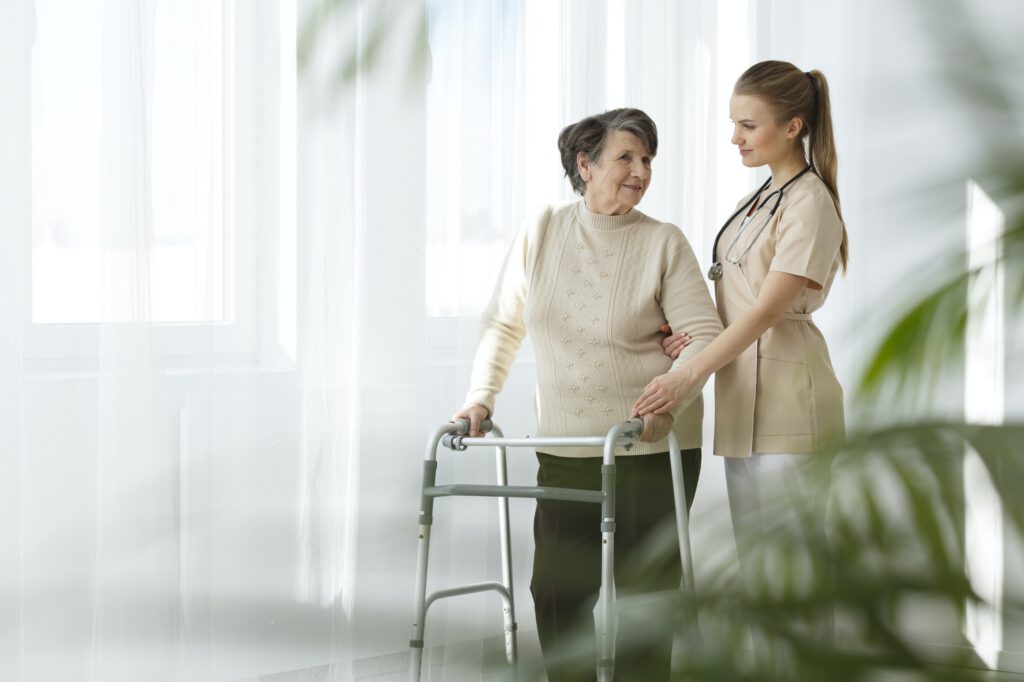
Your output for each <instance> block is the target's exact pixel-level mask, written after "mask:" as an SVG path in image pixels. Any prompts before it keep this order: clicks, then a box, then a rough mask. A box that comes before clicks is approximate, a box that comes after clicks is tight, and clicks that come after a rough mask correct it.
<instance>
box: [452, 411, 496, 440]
mask: <svg viewBox="0 0 1024 682" xmlns="http://www.w3.org/2000/svg"><path fill="white" fill-rule="evenodd" d="M490 416H491V415H490V414H488V413H487V408H486V407H484V406H483V405H466V406H465V407H463V408H462V409H461V410H459V411H458V412H456V413H455V414H453V415H452V421H458V420H459V419H468V420H469V437H470V438H483V437H484V435H485V434H484V432H483V431H481V430H480V422H482V421H483V420H485V419H487V418H488V417H490Z"/></svg>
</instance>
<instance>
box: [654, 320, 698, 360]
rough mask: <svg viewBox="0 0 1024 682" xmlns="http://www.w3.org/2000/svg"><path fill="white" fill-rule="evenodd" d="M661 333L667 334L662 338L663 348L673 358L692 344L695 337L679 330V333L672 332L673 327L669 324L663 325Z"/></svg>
mask: <svg viewBox="0 0 1024 682" xmlns="http://www.w3.org/2000/svg"><path fill="white" fill-rule="evenodd" d="M661 333H662V334H666V335H667V336H665V338H663V339H662V340H661V349H662V350H663V351H664V352H665V355H667V356H669V357H670V358H672V359H673V360H675V359H676V358H678V357H679V354H680V353H682V352H683V349H684V348H686V347H687V346H689V345H690V342H691V341H693V339H691V338H690V335H689V334H687V333H686V332H679V333H677V334H673V333H672V327H670V326H668V325H667V324H663V325H661Z"/></svg>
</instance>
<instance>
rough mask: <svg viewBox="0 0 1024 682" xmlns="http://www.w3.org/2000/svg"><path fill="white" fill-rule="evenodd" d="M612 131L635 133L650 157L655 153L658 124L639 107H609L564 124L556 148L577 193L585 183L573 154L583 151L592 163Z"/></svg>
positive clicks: (597, 158)
mask: <svg viewBox="0 0 1024 682" xmlns="http://www.w3.org/2000/svg"><path fill="white" fill-rule="evenodd" d="M613 130H622V131H625V132H627V133H632V134H633V135H636V136H637V137H638V138H640V140H641V141H642V142H643V143H644V144H645V145H647V150H648V151H649V152H650V153H651V156H652V157H653V156H655V155H656V154H657V153H658V127H657V126H656V125H654V121H652V120H651V117H650V116H648V115H647V114H645V113H644V112H642V111H640V110H639V109H629V108H624V109H612V110H611V111H606V112H604V113H603V114H595V115H594V116H587V117H586V118H585V119H583V120H581V121H577V122H576V123H573V124H572V125H569V126H566V127H565V128H563V129H562V132H561V133H559V135H558V151H559V153H560V154H561V156H562V168H564V169H565V176H566V177H567V178H569V182H570V183H572V188H573V190H575V191H576V193H577V194H580V195H582V194H583V193H584V192H586V191H587V183H586V182H584V181H583V178H582V177H581V176H580V169H579V165H578V164H577V163H576V157H577V156H578V155H579V153H580V152H583V153H584V154H586V155H587V159H588V160H589V161H590V162H591V163H597V162H598V161H600V160H601V152H602V151H604V141H605V140H606V139H607V138H608V133H609V132H611V131H613Z"/></svg>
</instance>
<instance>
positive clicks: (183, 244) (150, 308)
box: [0, 0, 898, 681]
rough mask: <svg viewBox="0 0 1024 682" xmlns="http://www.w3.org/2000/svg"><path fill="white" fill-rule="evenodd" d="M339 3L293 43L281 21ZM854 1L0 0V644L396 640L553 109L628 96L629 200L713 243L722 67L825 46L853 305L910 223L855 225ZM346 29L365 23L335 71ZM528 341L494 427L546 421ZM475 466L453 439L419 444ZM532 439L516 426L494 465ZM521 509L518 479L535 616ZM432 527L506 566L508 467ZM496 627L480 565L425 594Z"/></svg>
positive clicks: (220, 651) (524, 459)
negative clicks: (501, 484)
mask: <svg viewBox="0 0 1024 682" xmlns="http://www.w3.org/2000/svg"><path fill="white" fill-rule="evenodd" d="M331 5H338V6H341V7H343V9H342V11H339V12H336V13H334V14H330V17H331V18H330V20H329V21H324V22H322V23H321V25H320V40H321V42H320V47H321V49H318V50H317V51H315V52H314V54H313V57H312V60H311V62H310V65H309V68H308V69H307V70H306V71H304V72H303V73H302V74H300V75H299V76H298V77H297V76H296V64H295V41H296V23H297V22H299V23H301V21H302V20H303V19H304V18H305V17H306V16H307V15H308V14H309V13H311V12H315V11H317V10H318V8H323V7H327V6H331ZM860 5H861V3H854V2H848V3H837V4H830V5H828V6H825V5H822V4H821V3H808V2H797V1H796V0H792V1H791V2H783V1H782V0H774V1H773V2H771V3H754V2H748V1H747V0H730V1H725V0H723V1H721V2H712V1H711V0H702V1H700V2H685V3H680V2H673V1H669V0H643V1H638V2H627V1H626V0H604V1H593V2H592V1H590V0H561V1H559V2H541V1H539V0H538V1H536V2H532V1H525V0H523V1H517V2H498V1H497V0H494V1H493V2H491V1H487V2H476V1H471V0H461V1H459V0H451V1H449V0H443V1H442V0H436V1H435V0H408V1H404V2H403V1H398V0H393V1H389V2H371V1H370V0H361V1H358V2H351V3H347V4H345V3H340V4H339V3H327V2H326V0H324V1H320V0H301V1H299V0H296V1H294V2H284V1H281V2H275V1H273V0H254V1H253V2H227V1H224V2H204V1H201V0H193V1H192V2H180V1H178V0H143V1H141V2H137V1H135V0H132V1H129V0H89V1H87V2H72V1H71V0H35V1H34V2H33V1H32V0H0V38H2V40H0V53H2V55H3V59H0V76H2V77H0V83H2V85H0V87H2V88H3V89H4V90H3V93H2V95H3V101H4V102H5V104H4V106H3V107H0V123H2V124H3V125H2V126H0V139H2V141H3V144H2V145H0V147H2V148H3V149H4V153H3V154H2V155H0V219H2V222H3V229H2V230H0V289H2V290H3V291H4V292H5V295H4V296H0V353H2V357H0V447H2V448H3V454H2V458H0V542H2V543H3V545H2V547H3V549H2V550H0V591H2V592H0V605H2V607H3V608H0V677H3V679H15V680H17V679H21V680H49V679H95V680H133V681H134V680H141V679H144V680H163V679H166V680H237V679H251V678H254V677H256V676H258V675H262V674H269V673H274V672H280V671H286V670H298V669H306V668H311V667H317V666H327V674H328V675H329V677H330V678H332V679H338V680H348V679H360V678H364V677H373V676H383V675H386V674H395V675H400V671H402V670H403V669H404V665H405V659H404V652H405V650H406V647H407V643H408V635H409V626H410V624H411V613H412V609H411V601H412V584H413V570H414V559H415V548H416V535H415V524H416V516H417V511H418V504H419V498H418V492H417V490H418V486H419V477H420V473H421V469H420V464H419V462H420V460H421V459H422V456H423V453H422V447H423V441H424V439H425V437H426V435H427V433H428V432H429V430H430V429H432V428H433V427H434V426H436V425H437V423H439V422H441V421H444V420H446V419H447V418H448V416H449V415H450V414H451V413H452V411H454V410H455V409H456V408H457V407H459V406H460V404H461V402H462V399H463V396H464V393H465V390H466V383H467V381H468V374H469V363H470V361H471V358H472V353H473V348H474V346H475V343H476V335H477V321H476V318H477V316H478V315H479V312H480V311H481V310H482V308H483V306H484V304H485V303H486V301H487V299H488V297H489V295H490V290H491V287H492V286H493V277H494V276H495V273H496V270H497V268H498V267H499V263H500V261H501V258H502V257H503V254H504V251H505V248H506V246H507V244H508V242H509V240H510V239H511V237H512V235H513V234H514V232H515V230H517V229H518V228H519V226H520V222H521V220H522V219H523V217H524V216H527V215H530V214H531V212H532V211H533V209H534V208H536V207H537V206H539V205H541V204H544V203H550V202H556V201H561V200H566V199H569V198H571V193H570V191H569V187H568V183H567V182H566V181H565V180H564V179H563V178H562V177H561V176H562V171H561V167H560V164H559V158H558V153H557V148H556V137H557V134H558V132H559V130H560V129H561V128H562V127H563V126H564V125H566V124H568V123H571V122H573V121H575V120H578V119H579V118H581V117H583V116H585V115H587V114H591V113H595V112H598V111H601V110H604V109H607V108H612V107H616V106H623V105H629V106H637V107H640V108H642V109H644V110H646V111H647V112H648V113H649V114H650V115H651V116H652V117H653V118H654V119H655V121H656V122H657V123H658V125H659V129H660V133H661V147H660V149H659V154H658V157H657V159H656V160H655V163H654V177H653V183H652V186H651V189H650V191H649V193H648V195H647V196H646V197H645V200H644V202H643V204H641V206H640V208H641V209H642V210H644V211H645V212H647V213H649V214H650V215H653V216H655V217H657V218H659V219H662V220H666V221H671V222H674V223H676V224H677V225H679V226H680V227H681V228H682V229H683V231H684V232H685V233H686V235H687V237H688V238H689V239H690V241H691V243H692V244H693V246H694V249H695V251H696V252H697V254H698V257H699V258H700V260H701V261H702V263H703V264H704V265H705V267H706V265H707V261H708V260H709V256H710V254H709V252H710V245H711V240H712V239H713V237H714V234H715V232H716V231H717V228H718V226H719V224H720V222H721V221H722V219H724V217H725V216H726V215H727V213H728V211H729V209H730V208H731V206H732V204H733V203H734V202H735V200H736V198H737V197H738V196H739V195H740V194H742V193H743V191H744V190H745V189H746V188H747V187H748V186H749V185H750V184H751V183H752V182H753V181H754V180H755V178H754V174H753V173H751V172H748V171H745V170H743V169H742V168H741V167H740V166H739V163H738V162H737V160H736V158H735V152H734V150H732V149H731V148H730V145H729V143H728V139H729V132H728V129H729V123H728V111H727V100H728V93H729V90H730V89H731V85H732V82H733V80H734V79H735V77H736V76H737V75H738V74H739V72H740V71H742V69H743V68H745V67H746V66H747V65H749V63H750V62H752V61H756V60H757V59H761V58H769V57H775V58H787V59H792V60H794V61H795V62H796V63H798V64H799V65H801V66H803V67H805V68H811V67H816V68H822V69H823V70H824V71H825V72H826V74H827V75H828V76H829V78H830V81H831V83H832V85H833V93H834V100H833V104H834V106H835V109H836V111H837V135H838V137H839V146H840V153H841V155H843V156H841V158H844V159H849V164H848V165H847V163H848V162H847V161H843V162H842V163H843V164H844V165H843V166H842V168H843V170H842V174H841V182H843V183H845V184H843V185H842V186H843V188H844V189H843V191H844V199H846V203H845V209H846V216H847V219H848V221H849V222H850V224H851V226H854V229H852V230H851V240H852V244H853V251H852V252H853V254H854V266H853V267H852V269H851V277H850V279H849V280H848V281H849V282H851V284H840V285H838V286H837V287H836V291H835V292H834V294H833V295H834V296H836V297H837V298H838V299H839V300H840V301H843V300H852V301H855V302H857V303H858V304H861V303H862V302H863V301H866V300H868V298H869V294H872V293H873V291H874V290H872V292H866V291H864V290H863V289H861V288H858V287H860V286H861V285H860V284H856V283H858V282H861V283H862V282H864V281H865V280H866V279H868V275H872V274H875V273H876V272H877V267H874V266H871V265H868V264H869V263H871V262H872V261H871V260H870V258H869V257H868V255H867V253H866V252H867V251H868V249H869V248H871V249H873V252H872V253H873V256H874V255H877V254H879V253H881V254H883V255H884V254H887V253H889V252H891V251H894V250H897V251H898V249H891V248H889V247H887V246H885V245H884V244H881V245H880V243H879V241H878V240H880V239H881V238H880V237H872V235H871V233H868V234H867V236H866V237H861V236H860V235H862V234H864V233H863V232H862V231H861V230H862V229H867V228H865V227H864V226H867V225H870V224H872V221H871V218H872V217H873V216H875V215H877V214H876V213H872V212H871V209H870V206H869V203H868V201H867V198H866V196H867V189H866V188H869V187H873V185H871V183H869V182H867V180H866V176H868V175H871V172H873V169H874V167H875V166H877V165H879V159H880V158H883V157H882V156H881V155H876V156H871V157H870V160H871V162H872V171H871V172H869V171H868V170H867V169H866V166H867V162H866V161H864V159H865V154H866V153H867V152H865V150H864V147H862V146H861V144H860V143H861V142H862V138H863V137H865V136H866V132H865V131H866V130H867V129H868V128H870V127H871V126H870V125H869V124H877V125H878V126H879V127H882V123H881V120H882V118H883V116H882V113H881V112H880V109H881V105H876V109H872V110H868V109H867V108H866V107H865V105H863V104H862V103H861V102H860V101H859V100H860V99H861V96H862V95H863V96H864V97H865V98H866V99H868V100H870V97H868V95H869V94H870V93H871V92H874V91H872V90H871V89H870V88H869V84H870V82H871V81H870V79H869V78H868V74H867V70H868V68H869V67H866V66H864V63H863V60H862V59H861V55H862V51H861V49H860V48H861V47H862V46H861V44H860V43H861V40H860V37H861V36H862V33H860V32H859V31H862V30H863V29H864V27H865V26H867V22H868V21H869V20H870V19H871V17H872V16H873V15H872V11H874V10H873V9H872V7H873V6H872V5H871V4H870V3H869V5H868V8H867V9H864V10H858V9H857V7H860ZM797 18H799V20H798V19H797ZM829 22H831V23H829ZM810 24H814V25H815V26H820V25H834V24H842V26H843V31H842V32H841V35H840V39H833V37H834V34H833V32H826V31H816V30H810V29H807V30H804V28H805V27H806V26H807V25H810ZM379 25H384V26H388V27H390V30H388V31H386V32H385V33H384V34H383V35H384V38H383V42H381V43H379V44H377V43H376V42H375V41H376V40H377V39H378V38H377V37H376V36H377V27H378V26H379ZM424 40H425V41H426V42H427V44H428V45H429V56H428V57H426V58H425V59H426V61H425V63H424V64H423V66H424V68H423V69H422V70H421V69H418V68H409V64H410V61H416V60H418V59H419V60H422V59H423V57H422V56H418V55H419V53H418V52H416V51H415V49H413V48H414V47H415V46H416V45H417V44H419V43H420V42H422V41H424ZM887 44H888V43H887ZM892 44H895V41H894V42H893V43H892ZM352 46H356V48H357V52H360V50H359V49H358V48H361V47H368V46H369V47H376V48H379V49H376V50H373V49H371V50H370V52H369V53H366V54H364V55H363V59H364V61H363V63H362V66H363V67H365V68H361V69H356V70H354V72H353V73H354V75H353V76H351V78H349V79H348V80H344V79H343V81H342V83H341V85H340V86H339V85H338V70H337V67H338V65H339V63H340V64H344V60H345V55H346V54H347V50H349V49H350V48H351V47H352ZM892 49H893V50H895V48H892ZM886 54H890V53H886ZM370 57H372V59H370ZM870 68H871V69H874V70H875V71H881V70H883V69H884V67H883V66H879V65H878V64H875V65H873V66H871V67H870ZM55 83H56V84H57V85H54V84H55ZM51 86H52V87H51ZM872 112H873V113H872ZM872 116H875V117H877V118H871V117H872ZM883 142H892V140H891V138H889V137H886V138H883V139H882V140H880V142H879V146H881V144H882V143H883ZM871 151H872V153H873V154H874V153H875V152H876V151H877V150H875V149H874V147H872V148H871ZM844 177H845V178H847V180H842V178H844ZM888 177H890V179H891V177H892V174H891V173H890V174H889V176H888ZM879 182H880V180H879ZM891 222H892V221H889V222H888V223H886V225H889V224H891ZM881 232H885V233H886V237H887V238H890V236H891V230H890V229H889V228H888V227H885V226H884V225H883V226H879V227H878V228H877V229H876V233H881ZM872 240H875V241H872ZM858 244H860V245H861V246H858ZM862 267H863V268H865V269H864V270H858V268H862ZM858 273H861V275H860V276H859V277H858ZM865 305H866V304H865ZM833 310H834V311H835V312H834V314H832V317H824V318H823V326H826V334H827V335H828V336H829V339H830V343H832V344H833V348H834V350H835V351H836V353H837V355H838V356H839V361H838V362H837V365H838V366H839V370H840V372H839V373H840V376H841V379H843V380H844V381H845V380H850V381H852V378H853V372H852V368H853V365H854V359H853V358H852V354H853V350H846V349H845V346H844V345H843V342H842V341H841V340H840V338H841V337H843V336H845V335H846V332H847V330H848V329H849V327H848V326H847V325H848V324H849V323H848V320H849V319H852V317H849V313H848V312H847V311H848V310H849V306H846V305H841V306H840V305H836V306H833ZM829 325H831V326H829ZM850 343H851V344H852V343H853V341H851V342H850ZM531 356H532V354H531V351H530V348H529V344H528V343H527V344H526V346H524V348H523V349H521V351H520V354H519V360H518V362H517V365H516V367H515V369H514V370H513V373H512V375H511V376H510V378H509V382H508V385H507V387H506V389H505V391H504V392H503V394H502V395H501V397H500V398H499V401H498V405H497V413H496V419H498V420H499V421H500V423H501V424H502V426H503V427H504V428H505V429H506V431H507V432H509V433H529V432H531V431H532V430H533V429H534V422H533V408H532V405H533V396H532V391H533V386H532V377H533V368H532V364H531ZM709 408H710V403H709ZM711 423H712V420H711V415H710V409H709V410H708V418H707V419H706V424H708V425H710V424H711ZM705 442H706V443H708V444H710V442H711V440H710V434H706V436H705ZM708 458H709V459H708V461H707V462H706V464H707V466H706V467H705V470H704V474H703V476H702V482H701V490H700V494H699V495H698V498H697V503H696V509H695V513H694V517H693V523H694V527H695V532H696V534H697V537H696V538H695V543H696V548H697V553H698V558H699V556H700V554H701V553H702V551H704V550H706V551H711V549H714V548H722V547H723V545H724V546H725V549H728V545H729V542H728V541H727V540H728V538H727V539H726V541H723V540H722V538H721V537H717V538H716V537H709V536H701V529H702V528H710V527H712V525H714V524H712V523H711V521H714V522H715V524H717V523H718V519H720V518H721V514H722V510H723V509H725V507H724V502H723V498H724V487H723V485H722V482H721V472H720V468H719V466H717V462H715V461H714V460H711V459H710V455H709V456H708ZM491 469H492V464H491V461H490V457H489V455H487V454H481V455H479V456H475V457H470V456H465V455H460V456H458V457H454V456H451V455H449V456H447V457H443V461H442V464H441V468H440V471H439V479H440V480H448V481H451V480H455V479H468V480H478V481H485V480H489V478H490V476H491ZM533 475H534V463H533V459H532V456H531V455H530V454H529V453H519V454H518V455H517V457H515V458H514V461H513V464H512V478H513V479H514V480H516V481H517V482H520V483H528V482H530V481H531V479H532V477H533ZM531 516H532V506H531V505H529V504H528V503H522V502H520V503H518V504H513V528H514V532H513V543H514V547H515V569H516V571H517V577H518V580H517V584H516V589H517V594H518V606H519V614H518V616H519V618H518V620H519V623H520V627H521V636H522V639H523V643H524V646H525V647H526V649H527V651H529V649H530V647H531V646H533V645H532V644H531V643H532V642H533V639H532V638H533V635H532V631H533V614H532V604H531V603H530V599H529V591H528V578H529V574H530V565H531V560H532V542H531ZM705 521H707V523H705ZM715 527H718V526H717V525H715ZM435 529H436V530H435V535H434V544H433V549H432V559H433V561H432V565H431V584H432V586H434V587H441V586H446V585H451V584H454V583H460V582H466V581H475V580H482V579H487V578H488V577H489V576H495V575H498V572H499V569H498V561H497V532H496V529H495V515H494V503H493V501H488V500H456V501H442V502H439V504H438V507H437V513H436V520H435ZM701 543H704V544H701ZM712 543H716V544H714V545H712ZM699 579H700V576H699V575H698V580H699ZM499 634H500V618H499V608H498V604H497V602H496V601H495V600H493V599H492V598H490V597H480V596H473V597H464V598H461V599H458V600H454V601H452V602H451V603H441V604H438V605H437V606H436V607H435V608H434V610H433V612H432V613H431V615H430V619H429V620H428V630H427V646H428V649H429V652H428V656H427V668H428V671H429V674H430V675H431V676H432V679H475V678H476V677H479V675H480V671H481V670H482V669H483V668H484V667H485V666H486V664H487V662H488V660H489V657H490V656H491V651H492V650H491V645H492V644H495V645H496V644H497V641H498V638H499ZM482 640H486V641H485V643H483V644H481V641H482ZM434 647H437V648H434Z"/></svg>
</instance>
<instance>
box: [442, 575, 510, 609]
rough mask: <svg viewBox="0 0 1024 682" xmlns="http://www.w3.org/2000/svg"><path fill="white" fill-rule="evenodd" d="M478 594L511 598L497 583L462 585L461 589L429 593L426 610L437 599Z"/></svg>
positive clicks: (451, 588)
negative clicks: (488, 593)
mask: <svg viewBox="0 0 1024 682" xmlns="http://www.w3.org/2000/svg"><path fill="white" fill-rule="evenodd" d="M478 592H497V593H498V594H499V595H501V597H502V599H505V600H510V599H511V598H512V597H511V596H510V595H509V593H508V589H507V588H506V587H505V586H504V585H502V584H501V583H499V582H496V581H493V580H491V581H488V582H483V583H471V584H469V585H463V586H461V587H450V588H448V589H447V590H437V591H436V592H431V593H430V596H429V597H427V608H428V609H429V608H430V605H431V604H433V603H434V602H436V601H437V600H438V599H447V598H448V597H458V596H461V595H463V594H477V593H478Z"/></svg>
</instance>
